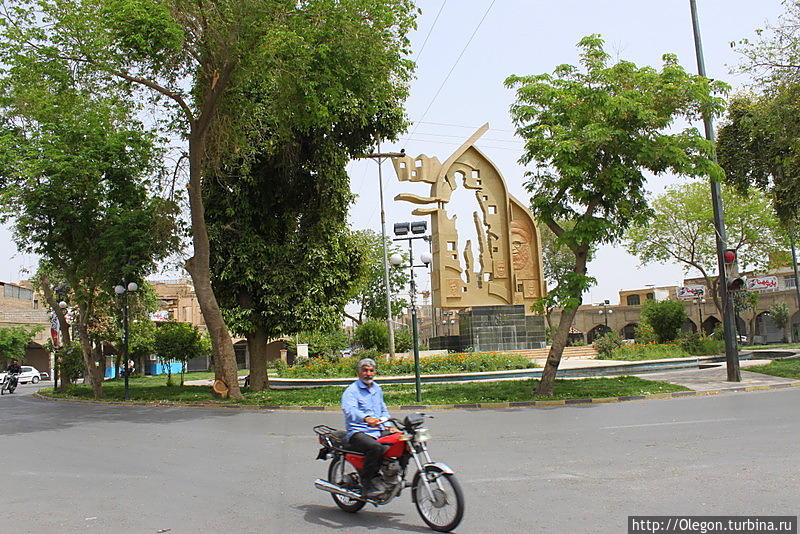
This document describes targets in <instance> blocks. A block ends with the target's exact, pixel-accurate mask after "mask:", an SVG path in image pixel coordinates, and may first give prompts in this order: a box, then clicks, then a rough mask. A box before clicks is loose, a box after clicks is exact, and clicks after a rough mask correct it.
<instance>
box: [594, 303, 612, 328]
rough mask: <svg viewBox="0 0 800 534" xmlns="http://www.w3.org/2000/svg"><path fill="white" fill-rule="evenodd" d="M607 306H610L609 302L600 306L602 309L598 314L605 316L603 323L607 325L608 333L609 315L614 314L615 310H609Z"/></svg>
mask: <svg viewBox="0 0 800 534" xmlns="http://www.w3.org/2000/svg"><path fill="white" fill-rule="evenodd" d="M606 306H608V301H605V302H604V303H602V304H600V307H601V309H600V310H597V313H599V314H600V315H602V316H603V321H604V323H605V325H606V332H608V314H609V313H614V310H609V309H608V308H606Z"/></svg>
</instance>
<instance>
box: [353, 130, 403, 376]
mask: <svg viewBox="0 0 800 534" xmlns="http://www.w3.org/2000/svg"><path fill="white" fill-rule="evenodd" d="M376 148H377V152H372V153H370V154H364V155H361V156H358V159H374V160H375V161H376V162H377V163H378V189H379V191H380V197H381V241H382V243H383V285H384V288H385V290H386V325H387V329H388V332H389V358H390V359H392V360H393V359H394V358H395V352H394V325H393V324H392V294H391V291H390V287H389V253H388V251H387V250H386V211H385V210H384V208H383V172H382V170H381V169H382V167H383V165H382V164H383V161H384V160H385V159H387V158H402V157H405V155H406V152H405V150H403V151H400V152H386V153H383V154H382V153H381V145H380V143H378V144H377V145H376Z"/></svg>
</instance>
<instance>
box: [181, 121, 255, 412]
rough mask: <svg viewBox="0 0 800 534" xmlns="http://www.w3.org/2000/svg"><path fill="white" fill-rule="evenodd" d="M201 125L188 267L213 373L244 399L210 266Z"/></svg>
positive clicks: (192, 157)
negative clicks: (204, 204)
mask: <svg viewBox="0 0 800 534" xmlns="http://www.w3.org/2000/svg"><path fill="white" fill-rule="evenodd" d="M198 128H199V127H198V126H196V125H194V124H193V125H192V133H191V134H190V137H189V185H188V190H189V208H190V211H191V223H192V243H193V245H194V256H192V257H191V258H189V259H188V260H187V261H186V270H187V271H189V274H190V275H191V277H192V282H193V283H194V291H195V295H196V296H197V302H198V304H199V305H200V310H201V311H202V312H203V319H204V320H205V323H206V326H207V327H208V334H209V337H210V338H211V345H212V347H213V353H214V355H213V358H214V376H215V378H216V379H217V380H221V381H223V382H224V383H225V385H226V386H227V388H228V395H230V396H231V397H233V398H235V399H241V398H242V393H241V391H240V390H239V381H238V372H237V369H236V355H235V353H234V350H233V341H232V340H231V335H230V333H229V332H228V329H227V327H226V326H225V320H224V319H223V318H222V312H221V311H220V309H219V304H218V303H217V298H216V296H215V295H214V289H213V288H212V286H211V270H210V265H209V255H210V250H209V241H208V228H207V227H206V221H205V207H204V206H203V192H202V187H201V185H202V171H203V168H202V159H201V158H202V157H203V154H204V152H205V142H204V140H203V139H202V136H203V132H202V131H200V132H199V133H198V131H197V130H198Z"/></svg>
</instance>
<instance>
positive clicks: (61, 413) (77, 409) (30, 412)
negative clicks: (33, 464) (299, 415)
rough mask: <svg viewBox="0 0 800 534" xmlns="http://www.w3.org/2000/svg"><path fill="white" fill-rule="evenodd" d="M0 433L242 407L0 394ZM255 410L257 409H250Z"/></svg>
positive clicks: (165, 420)
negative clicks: (126, 403) (121, 403)
mask: <svg viewBox="0 0 800 534" xmlns="http://www.w3.org/2000/svg"><path fill="white" fill-rule="evenodd" d="M2 400H3V401H4V402H3V403H2V405H0V436H14V435H21V434H32V433H36V432H50V431H53V430H61V429H65V428H71V427H78V426H82V425H86V424H92V423H104V422H115V423H145V424H171V423H175V422H179V421H194V420H200V419H209V418H212V417H230V416H233V415H237V414H241V413H242V411H241V410H236V409H230V408H214V407H198V408H195V407H163V406H118V405H117V406H115V405H114V404H90V403H79V402H70V401H51V400H43V399H37V398H35V397H33V396H32V395H25V396H19V397H12V398H9V397H3V399H2ZM250 413H257V412H250Z"/></svg>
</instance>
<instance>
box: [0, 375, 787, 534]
mask: <svg viewBox="0 0 800 534" xmlns="http://www.w3.org/2000/svg"><path fill="white" fill-rule="evenodd" d="M35 389H36V386H30V385H23V386H21V387H20V388H19V389H18V393H16V394H14V395H12V396H3V397H0V457H2V458H3V459H4V467H3V473H4V480H3V482H4V488H3V496H4V498H3V506H2V511H0V519H1V520H2V524H3V528H4V530H5V531H7V532H30V533H59V534H62V533H72V532H80V533H92V532H97V533H156V532H170V533H181V534H182V533H196V532H231V533H241V532H253V533H256V532H266V533H289V532H291V533H297V532H303V533H304V532H328V533H333V532H384V531H385V532H393V531H401V532H406V531H408V532H429V531H428V530H427V529H426V528H424V523H423V522H422V520H421V519H420V518H419V517H418V516H417V513H416V510H415V509H414V507H413V504H412V503H411V500H410V496H409V494H407V493H404V494H403V495H401V496H400V498H399V499H398V500H396V501H394V502H393V503H391V504H390V505H388V506H385V507H381V508H377V509H376V508H373V507H369V508H365V509H364V510H363V511H362V512H360V513H359V514H357V515H350V514H346V513H343V512H340V511H339V510H338V509H337V508H335V506H334V504H333V502H332V500H331V499H330V497H329V496H328V495H327V494H325V493H323V492H321V491H319V490H316V489H315V488H314V487H313V484H312V482H313V480H314V478H316V477H320V476H323V475H324V474H325V469H326V467H327V466H326V464H324V463H323V462H320V461H315V460H314V457H315V455H316V452H317V445H316V443H315V440H314V439H313V434H312V432H311V427H312V426H313V425H314V424H319V423H326V424H330V425H333V426H340V424H341V423H340V417H339V416H338V415H337V414H333V413H326V414H323V413H297V412H276V413H260V412H253V411H233V410H223V409H205V408H203V409H201V408H155V407H113V406H101V405H82V404H70V403H61V402H58V403H56V402H45V401H40V400H36V399H34V398H33V397H31V396H30V393H31V392H32V391H34V390H35ZM798 406H800V388H792V389H787V390H779V391H769V392H754V393H731V394H725V395H719V396H711V397H699V398H683V399H673V400H652V401H637V402H628V403H621V404H603V405H594V406H585V407H559V408H550V409H541V408H540V409H521V410H495V411H478V412H469V411H446V412H436V413H435V419H433V420H431V421H430V424H429V428H430V429H431V432H432V435H433V439H432V441H431V451H432V454H433V455H434V457H435V458H436V459H439V460H441V461H444V462H446V463H448V464H449V465H451V466H452V467H453V468H454V469H455V470H456V471H457V473H458V475H459V478H460V480H461V482H462V484H463V486H464V490H465V494H466V500H467V511H466V515H465V517H464V521H463V523H462V526H461V527H460V528H459V529H458V530H457V531H458V532H461V533H481V534H485V533H487V532H498V531H499V532H504V533H516V532H533V531H535V532H537V533H573V532H574V533H582V532H599V533H606V532H608V533H621V532H625V531H626V521H627V516H628V515H666V514H683V515H688V514H700V515H727V514H761V515H796V514H797V513H798V503H800V483H798V480H800V452H798V451H799V448H798V443H800V416H798V409H799V408H798ZM218 450H223V451H225V452H224V454H223V455H222V456H215V455H214V453H215V452H216V451H218Z"/></svg>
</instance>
